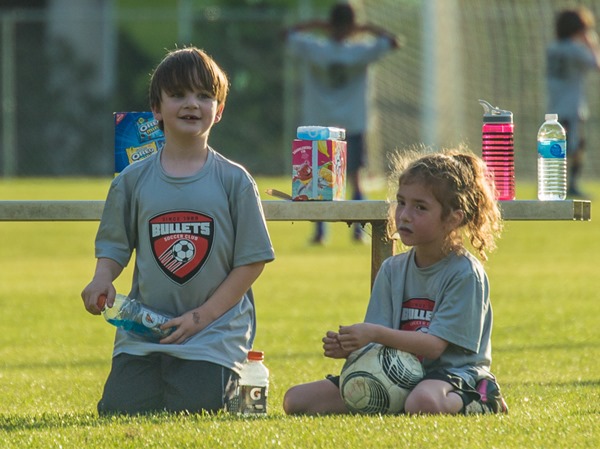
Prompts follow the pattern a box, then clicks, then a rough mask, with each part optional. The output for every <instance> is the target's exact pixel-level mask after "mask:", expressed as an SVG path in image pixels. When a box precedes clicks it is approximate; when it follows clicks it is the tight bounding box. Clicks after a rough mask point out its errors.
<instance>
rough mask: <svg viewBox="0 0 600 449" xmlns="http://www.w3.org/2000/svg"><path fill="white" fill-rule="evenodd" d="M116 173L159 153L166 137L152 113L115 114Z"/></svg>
mask: <svg viewBox="0 0 600 449" xmlns="http://www.w3.org/2000/svg"><path fill="white" fill-rule="evenodd" d="M113 115H114V120H115V173H120V172H121V171H122V170H123V169H124V168H125V167H127V166H128V165H129V164H132V163H134V162H137V161H141V160H142V159H145V158H147V157H148V156H151V155H152V154H154V153H157V152H158V151H159V150H160V149H161V148H162V147H163V146H164V144H165V136H164V134H163V132H162V130H161V129H160V128H159V126H158V120H156V119H155V118H154V115H152V112H115V113H114V114H113Z"/></svg>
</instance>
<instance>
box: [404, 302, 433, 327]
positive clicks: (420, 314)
mask: <svg viewBox="0 0 600 449" xmlns="http://www.w3.org/2000/svg"><path fill="white" fill-rule="evenodd" d="M434 306H435V302H434V301H433V300H431V299H427V298H412V299H409V300H408V301H404V302H403V303H402V315H401V318H400V329H401V330H405V331H422V332H426V331H427V329H428V328H429V323H431V315H432V314H433V307H434Z"/></svg>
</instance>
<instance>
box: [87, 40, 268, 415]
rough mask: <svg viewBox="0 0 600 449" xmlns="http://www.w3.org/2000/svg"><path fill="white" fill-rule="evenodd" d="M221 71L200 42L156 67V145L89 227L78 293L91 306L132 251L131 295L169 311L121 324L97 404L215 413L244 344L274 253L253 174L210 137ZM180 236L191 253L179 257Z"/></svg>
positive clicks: (115, 186)
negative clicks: (87, 273) (89, 261)
mask: <svg viewBox="0 0 600 449" xmlns="http://www.w3.org/2000/svg"><path fill="white" fill-rule="evenodd" d="M227 91H228V80H227V76H226V75H225V73H224V72H223V71H222V70H221V68H220V67H219V66H218V65H217V64H216V63H215V62H214V61H213V60H212V59H211V58H210V57H209V56H208V55H207V54H206V53H205V52H203V51H202V50H199V49H197V48H184V49H180V50H175V51H173V52H170V53H169V54H168V55H167V56H166V57H165V58H164V59H163V61H162V62H161V63H160V64H159V65H158V67H157V68H156V70H155V71H154V73H153V75H152V78H151V82H150V91H149V97H150V106H151V108H152V112H153V113H154V116H155V118H156V119H157V120H159V124H160V126H161V128H162V129H163V130H164V134H165V146H164V148H163V149H162V150H161V151H160V152H159V153H158V154H156V155H154V156H152V157H149V158H147V159H145V160H143V161H140V162H137V163H135V164H132V165H130V166H128V167H127V168H126V169H125V170H123V172H122V173H121V174H120V175H119V176H118V177H116V178H115V179H114V180H113V182H112V185H111V187H110V191H109V193H108V197H107V200H106V205H105V208H104V212H103V215H102V220H101V223H100V227H99V229H98V234H97V236H96V257H97V259H98V261H97V265H96V271H95V274H94V277H93V279H92V281H91V282H90V283H89V284H88V285H87V286H86V287H85V289H84V290H83V292H82V294H81V296H82V298H83V301H84V304H85V308H86V309H87V311H88V312H90V313H92V314H94V315H97V314H99V313H100V309H99V307H98V305H97V303H98V300H99V298H100V297H101V296H106V305H107V307H111V306H112V305H113V303H114V298H115V294H116V291H115V288H114V286H113V281H114V280H115V279H116V278H117V277H118V276H119V274H120V273H121V272H122V270H123V267H125V266H126V265H127V263H128V261H129V259H130V257H131V254H132V252H133V251H134V250H135V252H136V258H135V268H134V275H133V283H132V287H131V291H130V292H129V296H130V297H132V298H137V299H138V300H140V301H141V302H143V303H144V304H147V305H149V306H150V307H153V308H156V309H159V310H161V311H163V312H165V313H167V314H171V315H172V316H175V317H176V318H174V319H172V320H171V321H169V322H168V323H165V325H164V326H163V328H165V329H166V328H169V327H175V328H176V329H175V331H174V332H173V333H172V334H170V335H169V336H168V337H166V338H164V339H162V340H161V341H160V342H159V343H151V342H148V341H146V340H144V339H143V338H142V337H138V336H136V335H134V334H132V333H130V332H127V331H124V330H122V329H118V330H117V333H116V338H115V346H114V352H113V360H112V368H111V372H110V374H109V376H108V379H107V381H106V384H105V387H104V393H103V396H102V399H101V400H100V402H99V403H98V412H99V413H100V414H112V413H122V414H138V413H150V412H156V411H161V410H167V411H172V412H179V411H188V412H199V411H202V410H206V411H209V412H215V411H218V410H220V409H223V407H224V404H225V402H226V400H227V392H228V391H230V388H231V385H234V384H235V382H236V381H237V371H238V370H239V368H240V367H241V362H242V361H243V360H244V359H245V358H246V353H247V352H248V350H249V349H251V347H252V343H253V339H254V333H255V311H254V300H253V295H252V290H251V288H250V287H251V285H252V283H253V282H254V281H255V280H256V279H257V278H258V276H259V275H260V274H261V272H262V270H263V268H264V265H265V263H266V262H269V261H271V260H273V259H274V252H273V248H272V245H271V241H270V238H269V234H268V231H267V227H266V223H265V218H264V214H263V211H262V206H261V203H260V198H259V194H258V191H257V188H256V184H255V182H254V180H253V179H252V177H251V176H250V175H249V174H248V173H247V172H246V170H245V169H244V168H243V167H241V166H240V165H237V164H235V163H233V162H231V161H229V160H227V159H226V158H224V157H223V156H222V155H220V154H219V153H217V152H216V151H214V150H213V149H212V148H210V147H209V146H208V136H209V133H210V130H211V128H212V126H213V125H214V124H215V123H217V122H218V121H219V120H221V116H222V114H223V108H224V106H225V99H226V97H227ZM177 242H185V243H186V244H188V245H189V244H191V245H192V246H193V255H192V256H191V257H190V258H189V259H186V260H177V256H176V255H175V254H173V251H172V250H173V247H174V246H175V244H176V243H177Z"/></svg>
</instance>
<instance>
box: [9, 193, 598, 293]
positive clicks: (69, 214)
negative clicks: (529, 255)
mask: <svg viewBox="0 0 600 449" xmlns="http://www.w3.org/2000/svg"><path fill="white" fill-rule="evenodd" d="M262 204H263V208H264V211H265V217H266V219H267V220H268V221H327V222H345V223H348V224H351V223H361V224H363V225H365V224H371V227H372V233H371V237H372V241H371V283H372V282H373V280H374V279H375V275H376V274H377V271H378V270H379V267H380V266H381V263H382V262H383V260H384V259H386V258H387V257H389V256H391V255H392V254H393V242H392V241H391V240H390V239H388V237H387V230H386V227H387V220H388V216H389V203H388V202H386V201H304V202H294V201H278V200H274V201H273V200H267V201H263V202H262ZM499 205H500V209H501V211H502V217H503V219H504V220H518V221H549V220H563V221H564V220H568V221H589V220H591V209H592V204H591V202H590V201H583V200H565V201H533V200H531V201H522V200H516V201H500V202H499ZM103 208H104V201H71V200H68V201H0V222H2V221H98V220H100V217H101V215H102V209H103Z"/></svg>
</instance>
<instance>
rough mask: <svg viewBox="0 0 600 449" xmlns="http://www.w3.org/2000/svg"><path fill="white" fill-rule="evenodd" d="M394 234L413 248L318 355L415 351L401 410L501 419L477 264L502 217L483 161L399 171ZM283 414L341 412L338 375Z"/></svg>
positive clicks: (387, 266)
mask: <svg viewBox="0 0 600 449" xmlns="http://www.w3.org/2000/svg"><path fill="white" fill-rule="evenodd" d="M396 199H397V205H396V209H395V212H394V220H393V223H394V224H395V230H396V232H397V234H398V236H399V237H400V239H401V241H402V243H403V244H404V245H406V246H409V247H411V248H410V250H408V251H407V252H404V253H402V254H399V255H396V256H392V257H390V258H388V259H387V260H386V261H384V263H383V264H382V266H381V269H380V271H379V273H378V275H377V278H376V280H375V284H374V286H373V291H372V293H371V299H370V302H369V305H368V308H367V313H366V317H365V321H364V323H359V324H354V325H351V326H340V328H339V331H338V332H333V331H328V332H327V334H326V336H325V337H324V338H323V349H324V354H325V356H326V357H331V358H336V359H339V358H346V357H348V355H349V354H350V353H351V352H352V351H355V350H357V349H359V348H361V347H363V346H365V345H366V344H368V343H370V342H375V343H380V344H382V345H385V346H390V347H394V348H398V349H400V350H403V351H406V352H410V353H413V354H416V355H418V356H419V357H420V358H421V359H422V361H423V366H424V368H425V371H426V375H425V377H424V378H423V380H422V381H421V382H420V383H419V384H418V385H417V386H416V387H415V388H414V390H413V391H412V392H411V393H410V395H409V396H408V398H407V400H406V404H405V411H406V412H407V413H449V414H456V413H463V414H470V413H500V412H504V413H505V412H507V410H508V409H507V406H506V403H505V402H504V399H503V398H502V396H501V395H500V388H499V387H498V384H497V383H496V380H495V378H494V376H493V374H492V373H491V371H490V364H491V342H490V340H491V338H490V337H491V330H492V307H491V304H490V298H489V285H488V279H487V275H486V273H485V271H484V269H483V266H482V264H481V263H480V262H479V260H478V259H477V258H475V257H474V256H473V255H472V254H471V253H470V252H469V251H467V249H466V248H465V247H464V246H463V240H462V236H463V235H464V236H466V237H468V239H469V241H470V243H471V245H472V247H473V248H474V249H475V250H476V251H477V253H478V255H479V256H480V258H481V259H482V260H484V261H485V260H486V259H487V257H486V252H488V251H491V250H493V249H494V248H495V238H496V236H497V235H499V233H500V231H501V227H502V224H501V219H500V212H499V209H498V206H497V204H496V201H495V200H494V191H493V187H491V183H490V180H489V177H488V176H487V175H486V170H485V166H484V164H483V162H482V161H481V159H479V158H477V157H476V156H474V155H473V154H471V153H469V152H467V151H464V150H456V151H447V152H443V153H435V154H429V155H424V156H421V157H420V158H419V159H417V160H415V161H414V162H412V163H411V164H410V165H409V166H408V167H407V168H406V169H405V170H404V171H402V172H401V174H400V176H399V182H398V190H397V194H396ZM283 407H284V410H285V411H286V413H290V414H296V413H304V414H326V413H348V409H347V408H346V406H345V404H344V401H343V400H342V398H341V396H340V392H339V376H336V377H334V376H328V378H327V379H326V380H320V381H316V382H311V383H308V384H302V385H297V386H294V387H292V388H291V389H290V390H288V391H287V393H286V394H285V397H284V404H283Z"/></svg>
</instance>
